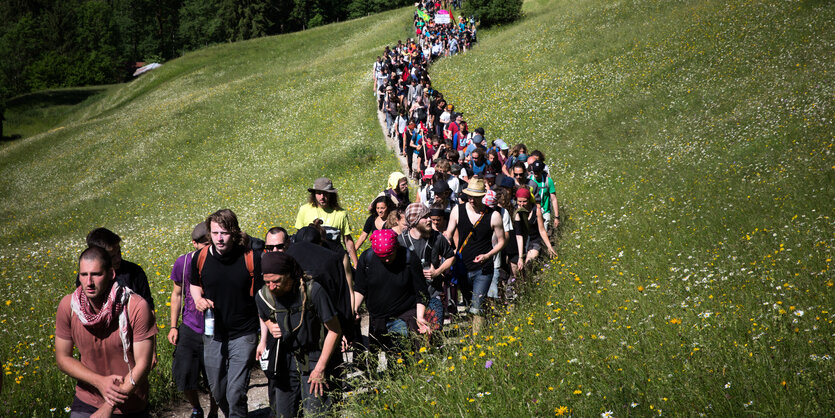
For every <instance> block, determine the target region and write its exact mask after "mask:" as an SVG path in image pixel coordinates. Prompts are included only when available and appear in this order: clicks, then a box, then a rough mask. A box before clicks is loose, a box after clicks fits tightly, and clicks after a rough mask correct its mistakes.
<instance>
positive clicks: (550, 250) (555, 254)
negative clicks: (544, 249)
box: [548, 248, 557, 258]
mask: <svg viewBox="0 0 835 418" xmlns="http://www.w3.org/2000/svg"><path fill="white" fill-rule="evenodd" d="M548 255H550V256H551V258H554V257H556V256H557V252H556V251H554V249H553V248H549V249H548Z"/></svg>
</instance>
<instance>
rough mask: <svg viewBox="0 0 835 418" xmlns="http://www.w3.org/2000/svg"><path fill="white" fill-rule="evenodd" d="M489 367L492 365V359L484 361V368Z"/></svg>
mask: <svg viewBox="0 0 835 418" xmlns="http://www.w3.org/2000/svg"><path fill="white" fill-rule="evenodd" d="M491 367H493V360H487V361H486V362H484V368H485V369H489V368H491Z"/></svg>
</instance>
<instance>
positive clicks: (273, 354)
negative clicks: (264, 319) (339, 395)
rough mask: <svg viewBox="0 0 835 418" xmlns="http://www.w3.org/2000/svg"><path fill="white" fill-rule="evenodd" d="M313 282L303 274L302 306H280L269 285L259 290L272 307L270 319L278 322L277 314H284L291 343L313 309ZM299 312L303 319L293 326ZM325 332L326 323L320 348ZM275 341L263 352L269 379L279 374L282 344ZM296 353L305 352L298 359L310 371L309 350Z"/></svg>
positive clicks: (267, 303) (323, 341) (268, 305)
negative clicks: (291, 318)
mask: <svg viewBox="0 0 835 418" xmlns="http://www.w3.org/2000/svg"><path fill="white" fill-rule="evenodd" d="M313 283H314V280H313V279H312V278H311V277H310V276H309V275H304V276H303V278H302V279H301V283H300V284H299V290H300V292H301V295H302V306H301V307H298V306H296V307H292V308H289V309H287V308H284V307H281V306H278V305H277V304H276V302H275V297H274V296H273V294H272V292H270V290H269V289H268V288H267V286H263V287H261V289H260V290H259V291H258V297H260V298H261V300H262V301H263V302H264V304H265V305H267V308H269V309H270V314H269V319H270V320H271V321H273V322H275V323H278V321H277V317H276V314H278V313H283V314H284V321H283V324H284V329H286V330H290V335H289V336H288V338H287V340H286V341H289V342H290V343H291V344H292V342H293V340H294V339H295V338H296V335H297V333H298V330H299V329H301V327H302V326H303V325H304V319H305V314H306V313H308V312H310V311H311V310H312V309H313V304H312V302H311V300H310V295H311V294H312V293H313ZM322 290H324V289H322ZM297 312H302V316H301V319H300V320H299V325H298V326H296V327H295V328H291V327H290V316H291V315H292V314H294V313H297ZM325 333H326V330H325V324H324V323H322V324H321V325H320V326H319V350H322V347H323V345H324V343H325ZM282 337H283V336H282ZM273 341H274V342H273V344H272V345H270V346H269V347H267V348H266V349H265V350H264V352H263V353H262V354H261V370H263V371H264V374H265V375H266V376H267V378H269V379H273V378H275V377H276V376H277V375H278V362H277V361H276V360H277V357H278V352H279V349H280V345H281V344H280V340H279V339H275V338H274V339H273ZM295 354H303V355H297V356H296V360H297V361H298V362H299V363H300V366H301V368H302V369H301V371H302V372H309V371H310V358H309V354H308V353H307V352H304V353H295ZM264 357H267V360H264Z"/></svg>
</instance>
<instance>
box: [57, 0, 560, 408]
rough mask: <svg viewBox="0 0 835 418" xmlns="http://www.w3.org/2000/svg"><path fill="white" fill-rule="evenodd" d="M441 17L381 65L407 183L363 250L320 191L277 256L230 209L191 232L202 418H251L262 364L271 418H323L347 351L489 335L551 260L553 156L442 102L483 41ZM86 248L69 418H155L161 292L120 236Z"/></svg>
mask: <svg viewBox="0 0 835 418" xmlns="http://www.w3.org/2000/svg"><path fill="white" fill-rule="evenodd" d="M439 6H440V5H439V4H438V3H436V2H430V1H422V2H420V3H419V5H418V10H417V12H416V13H415V38H413V39H409V40H407V41H406V42H405V43H402V42H398V44H397V45H395V46H392V47H387V48H386V49H385V51H384V52H383V54H382V55H381V56H380V57H379V58H378V59H377V62H375V64H374V79H375V84H374V85H375V91H377V92H379V109H380V110H381V111H382V112H385V114H386V120H387V126H386V134H388V135H390V136H391V137H392V138H395V139H397V144H398V148H399V149H398V151H399V152H400V153H401V154H402V155H403V156H404V157H406V161H407V163H408V170H407V171H408V173H400V172H395V173H392V174H391V175H390V176H389V178H388V179H387V181H385V186H384V187H383V183H384V179H381V180H380V184H381V192H380V194H379V195H377V196H376V197H375V198H374V199H373V200H372V201H371V202H370V204H369V208H368V211H369V216H368V218H367V219H366V220H365V222H364V224H363V227H362V230H361V231H360V232H359V236H358V239H357V240H356V241H354V239H353V235H354V234H355V232H354V230H353V229H352V228H351V220H350V219H349V217H348V214H347V212H346V211H345V210H344V209H343V208H342V207H341V206H340V203H339V192H338V190H337V189H336V188H335V187H334V185H333V183H332V182H331V180H330V179H328V178H325V177H322V178H319V179H316V180H315V181H314V183H313V187H311V188H309V189H308V193H309V194H308V196H307V202H306V203H304V204H303V205H302V206H301V207H300V208H299V211H298V214H297V217H296V221H295V225H294V226H295V229H296V231H295V233H294V234H290V233H289V232H288V231H287V230H286V229H284V228H281V227H274V228H271V229H269V230H268V231H267V234H266V236H265V237H264V239H263V240H261V239H259V238H256V237H252V236H249V235H248V234H246V233H245V232H243V231H242V230H241V228H240V226H239V223H238V218H237V216H236V215H235V213H234V212H232V211H231V210H229V209H222V210H218V211H217V212H215V213H213V214H211V215H210V216H209V217H208V218H207V219H205V220H204V221H201V222H199V223H197V225H196V226H195V227H194V228H193V230H192V233H191V236H190V241H191V245H192V246H193V248H194V251H192V252H189V253H187V254H183V255H181V256H180V257H178V258H177V259H176V260H175V261H174V264H173V267H172V271H171V276H170V278H171V280H172V282H173V290H172V293H171V296H170V320H169V324H168V334H167V340H168V343H170V344H173V345H175V346H176V348H175V351H174V357H173V361H172V375H173V378H174V384H175V386H176V387H177V389H178V390H179V391H180V392H182V393H183V396H184V397H185V399H186V400H187V401H188V402H189V403H190V404H191V405H192V407H193V410H192V415H191V416H192V417H196V418H200V417H203V416H204V412H205V411H204V410H203V408H202V406H201V403H200V400H199V396H198V393H199V390H200V389H201V386H202V385H206V386H208V389H209V392H210V395H211V396H210V404H209V405H207V406H208V413H207V414H206V416H209V417H213V416H217V414H218V411H222V412H223V414H224V415H225V416H235V417H238V416H246V415H247V413H248V410H247V409H248V408H247V389H248V384H249V380H250V373H251V365H252V363H253V361H257V362H258V363H259V364H260V368H261V370H262V371H263V372H264V374H265V375H266V376H267V378H268V382H269V383H268V393H269V403H270V409H271V415H273V416H285V417H287V416H296V415H298V414H299V413H300V412H301V411H303V412H304V413H310V414H318V413H323V412H327V411H328V409H329V408H330V406H331V404H332V402H333V400H334V398H335V396H337V395H338V394H339V392H340V388H341V387H342V385H343V384H344V379H343V377H344V374H345V370H346V366H345V364H344V360H345V357H344V356H343V353H345V352H349V351H350V352H354V353H355V354H358V353H362V352H372V353H375V352H378V351H379V350H383V351H385V352H388V353H391V352H406V351H408V350H404V348H407V347H409V345H410V344H413V343H414V341H415V338H418V337H416V336H423V337H422V338H423V340H422V341H424V342H426V341H432V340H431V338H433V336H437V335H439V334H440V332H439V331H440V330H442V328H443V326H444V322H445V320H448V319H451V318H462V319H460V320H464V319H463V318H464V317H466V318H469V320H470V321H471V323H472V331H473V332H479V331H480V330H481V329H482V327H483V326H484V324H485V312H486V311H487V310H488V309H490V306H491V305H498V304H499V303H500V302H501V301H502V300H505V301H506V300H508V299H511V298H512V297H513V292H512V291H510V290H509V289H510V288H511V286H510V284H511V283H513V282H514V281H515V280H517V279H521V278H523V277H524V276H525V274H526V271H528V266H530V265H531V263H533V262H534V260H536V259H537V257H539V256H540V255H541V254H543V253H545V252H547V254H548V255H549V256H553V255H555V250H554V247H553V245H552V243H551V239H550V236H549V231H555V229H556V228H557V227H558V226H559V207H558V204H557V198H556V195H555V188H554V183H553V180H552V179H551V177H550V175H549V170H548V166H547V165H546V160H545V155H544V154H543V153H542V152H541V151H538V150H533V151H531V152H528V149H527V147H525V145H524V144H516V145H515V146H513V147H512V149H511V147H509V145H508V144H507V143H506V142H505V141H502V140H501V139H495V140H492V141H489V140H488V139H487V134H486V133H485V131H484V129H482V128H476V129H474V130H473V131H470V130H469V127H468V126H467V123H466V121H465V119H464V117H463V114H462V113H460V111H458V112H456V110H455V107H454V105H453V104H450V103H447V102H446V101H445V100H444V96H443V94H442V93H441V92H439V91H437V90H435V89H433V88H432V83H431V80H430V78H429V74H428V72H427V69H428V66H429V64H430V63H431V62H432V61H433V60H435V59H437V58H438V57H441V56H446V55H452V54H455V53H459V52H463V51H466V50H467V49H468V48H469V47H470V46H471V45H472V43H473V42H475V40H476V37H475V32H476V31H475V22H473V21H472V20H465V19H464V18H459V19H458V21H457V22H451V23H449V24H440V23H436V22H435V20H434V16H435V14H436V12H438V11H439ZM410 177H411V178H412V179H414V180H415V181H417V182H419V186H418V187H417V190H410V183H409V179H410ZM366 241H368V242H369V243H370V246H369V248H367V249H366V250H365V251H362V252H359V253H358V250H359V249H360V248H361V247H362V246H363V244H364V243H365V242H366ZM87 244H88V248H87V249H86V250H84V251H83V252H82V253H81V255H80V256H79V260H78V278H77V288H76V289H75V291H73V292H72V293H71V294H69V295H67V296H66V297H64V298H63V299H62V300H61V302H60V304H59V306H58V311H57V315H56V332H55V356H56V361H57V364H58V367H59V368H60V370H62V371H63V372H64V373H66V374H67V375H69V376H70V377H72V378H74V379H76V380H77V382H78V384H77V386H76V391H75V396H74V399H73V402H72V406H71V410H72V412H71V416H72V417H84V416H111V415H113V416H125V417H134V416H147V415H148V404H147V399H148V392H149V384H148V375H149V372H150V370H151V368H152V367H154V366H155V364H156V355H155V353H156V351H157V344H158V342H157V340H156V338H155V336H156V334H157V332H158V327H157V326H156V319H155V317H154V313H153V312H154V310H153V306H154V301H153V296H152V292H151V291H150V286H149V284H148V279H147V277H146V275H145V273H144V272H143V271H142V268H141V267H139V266H138V265H136V264H133V263H130V262H128V261H126V260H123V259H122V256H121V245H120V244H121V237H119V236H118V235H117V234H115V233H114V232H112V231H110V230H108V229H105V228H97V229H95V230H93V231H91V232H90V234H88V236H87ZM459 306H461V307H462V309H463V311H464V312H462V313H460V314H459ZM361 315H367V316H368V330H367V332H366V333H364V332H363V331H362V329H361V327H360V317H361ZM427 338H428V339H429V340H427ZM74 349H76V350H77V351H78V353H79V354H80V360H79V359H77V358H75V357H74V355H73V352H74ZM354 358H357V356H356V355H355V356H354Z"/></svg>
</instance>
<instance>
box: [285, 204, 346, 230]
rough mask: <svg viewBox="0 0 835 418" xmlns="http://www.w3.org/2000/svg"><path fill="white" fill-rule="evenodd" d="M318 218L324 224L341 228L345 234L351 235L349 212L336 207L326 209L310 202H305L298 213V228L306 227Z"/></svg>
mask: <svg viewBox="0 0 835 418" xmlns="http://www.w3.org/2000/svg"><path fill="white" fill-rule="evenodd" d="M316 219H321V220H322V222H323V223H322V225H324V226H330V227H333V228H336V229H338V230H340V231H341V232H342V235H343V236H345V235H351V225H349V224H348V213H347V212H345V211H344V210H336V209H329V210H325V209H322V208H320V207H314V206H313V205H311V204H310V203H305V204H304V205H302V206H301V207H300V208H299V214H298V215H296V229H301V228H304V227H306V226H308V225H310V224H311V223H312V222H313V221H315V220H316Z"/></svg>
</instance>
